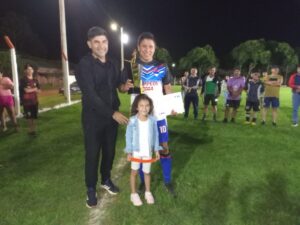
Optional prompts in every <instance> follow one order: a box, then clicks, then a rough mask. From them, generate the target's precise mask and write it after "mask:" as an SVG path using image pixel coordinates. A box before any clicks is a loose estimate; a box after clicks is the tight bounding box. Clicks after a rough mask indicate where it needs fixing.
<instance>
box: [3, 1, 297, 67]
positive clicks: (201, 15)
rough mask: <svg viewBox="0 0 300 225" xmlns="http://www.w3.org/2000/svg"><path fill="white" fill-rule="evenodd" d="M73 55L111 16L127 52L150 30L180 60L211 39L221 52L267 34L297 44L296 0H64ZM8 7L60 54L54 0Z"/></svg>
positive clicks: (72, 56) (113, 44)
mask: <svg viewBox="0 0 300 225" xmlns="http://www.w3.org/2000/svg"><path fill="white" fill-rule="evenodd" d="M65 3H66V15H67V33H68V48H69V56H70V59H71V61H73V62H77V61H78V59H79V58H80V57H81V56H82V55H84V54H85V52H86V51H87V48H86V44H85V42H86V31H87V30H88V28H89V27H91V26H94V25H99V26H102V27H104V28H106V29H109V23H110V21H111V20H115V21H117V22H119V23H120V24H122V25H123V27H124V29H125V30H126V32H127V33H128V34H129V35H130V43H129V44H128V46H126V52H127V55H129V53H130V51H131V50H132V49H133V47H134V46H135V41H136V38H137V36H138V34H139V33H140V32H142V31H151V32H153V33H154V34H155V36H156V39H157V42H158V45H159V46H162V47H165V48H167V49H168V50H169V51H170V53H171V55H172V56H173V58H174V59H175V60H178V59H179V58H180V57H182V56H184V55H185V54H186V53H187V52H188V51H189V50H190V49H192V48H193V47H196V46H204V45H205V44H210V45H212V46H213V48H214V49H215V51H216V52H217V55H218V56H219V57H223V56H224V55H226V54H227V53H228V52H229V51H230V50H231V49H232V48H233V47H234V46H236V45H238V44H239V43H240V42H242V41H245V40H248V39H254V38H265V39H272V40H278V41H286V42H288V43H290V44H291V45H292V46H293V47H296V46H300V32H299V31H300V1H299V0H285V1H281V0H273V1H271V0H252V1H250V0H198V1H197V0H195V1H191V0H172V1H171V0H170V1H169V0H165V1H163V0H151V1H145V0H65ZM7 11H15V12H16V13H17V14H21V15H25V16H26V17H28V19H29V22H30V24H31V26H32V28H33V30H34V31H35V32H36V33H37V34H38V35H39V37H40V39H41V40H42V41H43V43H44V44H45V45H46V47H47V50H48V55H49V58H59V57H60V55H59V52H60V36H59V19H58V0H26V1H24V0H8V1H7V0H3V1H2V4H1V9H0V16H2V15H3V14H4V13H5V12H7ZM110 39H111V52H112V54H113V55H116V56H118V53H119V43H118V39H117V35H116V34H115V33H113V32H110Z"/></svg>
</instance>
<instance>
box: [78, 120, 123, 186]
mask: <svg viewBox="0 0 300 225" xmlns="http://www.w3.org/2000/svg"><path fill="white" fill-rule="evenodd" d="M82 123H83V132H84V146H85V183H86V186H87V187H92V188H96V185H97V182H98V168H99V160H100V153H101V156H102V158H101V166H100V173H101V181H102V182H104V181H106V180H107V179H110V172H111V170H112V166H113V161H114V157H115V148H116V140H117V134H118V123H117V122H116V121H115V120H113V119H110V120H109V119H103V120H100V119H93V117H92V116H89V115H83V117H82Z"/></svg>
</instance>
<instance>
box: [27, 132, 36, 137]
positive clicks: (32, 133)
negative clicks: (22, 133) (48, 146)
mask: <svg viewBox="0 0 300 225" xmlns="http://www.w3.org/2000/svg"><path fill="white" fill-rule="evenodd" d="M28 135H29V136H31V137H36V132H35V131H30V132H28Z"/></svg>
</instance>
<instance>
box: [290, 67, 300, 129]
mask: <svg viewBox="0 0 300 225" xmlns="http://www.w3.org/2000/svg"><path fill="white" fill-rule="evenodd" d="M289 87H290V88H291V89H292V103H293V115H292V126H293V127H298V111H299V106H300V65H298V66H297V72H296V73H294V74H292V75H291V76H290V79H289Z"/></svg>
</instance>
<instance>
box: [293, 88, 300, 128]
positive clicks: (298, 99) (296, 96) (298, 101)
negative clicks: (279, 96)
mask: <svg viewBox="0 0 300 225" xmlns="http://www.w3.org/2000/svg"><path fill="white" fill-rule="evenodd" d="M299 106H300V93H293V122H294V123H298V110H299Z"/></svg>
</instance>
